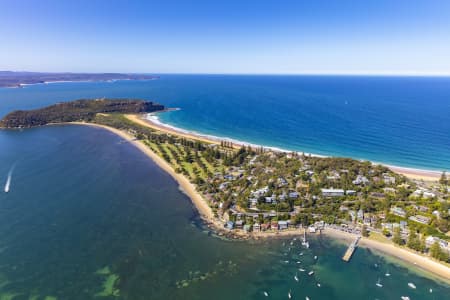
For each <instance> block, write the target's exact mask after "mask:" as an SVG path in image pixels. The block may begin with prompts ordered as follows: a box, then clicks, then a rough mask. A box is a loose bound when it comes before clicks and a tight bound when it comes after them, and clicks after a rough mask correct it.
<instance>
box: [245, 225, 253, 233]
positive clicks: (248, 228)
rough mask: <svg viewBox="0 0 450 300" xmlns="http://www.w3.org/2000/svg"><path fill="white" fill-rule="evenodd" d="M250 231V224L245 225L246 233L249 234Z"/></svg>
mask: <svg viewBox="0 0 450 300" xmlns="http://www.w3.org/2000/svg"><path fill="white" fill-rule="evenodd" d="M250 229H251V226H250V225H248V224H245V225H244V231H245V232H249V231H250Z"/></svg>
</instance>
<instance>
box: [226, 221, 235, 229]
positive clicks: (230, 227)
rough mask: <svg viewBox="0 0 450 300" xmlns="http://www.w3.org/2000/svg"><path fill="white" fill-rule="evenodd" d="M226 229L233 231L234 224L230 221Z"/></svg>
mask: <svg viewBox="0 0 450 300" xmlns="http://www.w3.org/2000/svg"><path fill="white" fill-rule="evenodd" d="M226 227H227V229H229V230H232V229H233V228H234V223H233V222H232V221H228V222H227V223H226Z"/></svg>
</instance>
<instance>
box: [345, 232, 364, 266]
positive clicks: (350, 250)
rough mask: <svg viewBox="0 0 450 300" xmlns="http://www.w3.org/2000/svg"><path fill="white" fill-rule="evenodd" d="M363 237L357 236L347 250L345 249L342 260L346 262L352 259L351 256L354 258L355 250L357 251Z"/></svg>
mask: <svg viewBox="0 0 450 300" xmlns="http://www.w3.org/2000/svg"><path fill="white" fill-rule="evenodd" d="M360 238H361V237H359V236H358V237H356V239H355V240H354V241H353V242H352V243H351V244H350V246H348V248H347V251H345V254H344V256H342V260H343V261H345V262H348V261H350V258H352V255H353V252H355V250H356V247H357V246H358V242H359V239H360Z"/></svg>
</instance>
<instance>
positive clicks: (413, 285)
mask: <svg viewBox="0 0 450 300" xmlns="http://www.w3.org/2000/svg"><path fill="white" fill-rule="evenodd" d="M408 286H409V287H410V288H412V289H414V290H415V289H416V285H415V284H414V283H412V282H408Z"/></svg>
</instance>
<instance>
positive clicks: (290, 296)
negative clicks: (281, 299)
mask: <svg viewBox="0 0 450 300" xmlns="http://www.w3.org/2000/svg"><path fill="white" fill-rule="evenodd" d="M288 298H289V299H291V298H292V295H291V290H289V293H288Z"/></svg>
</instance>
